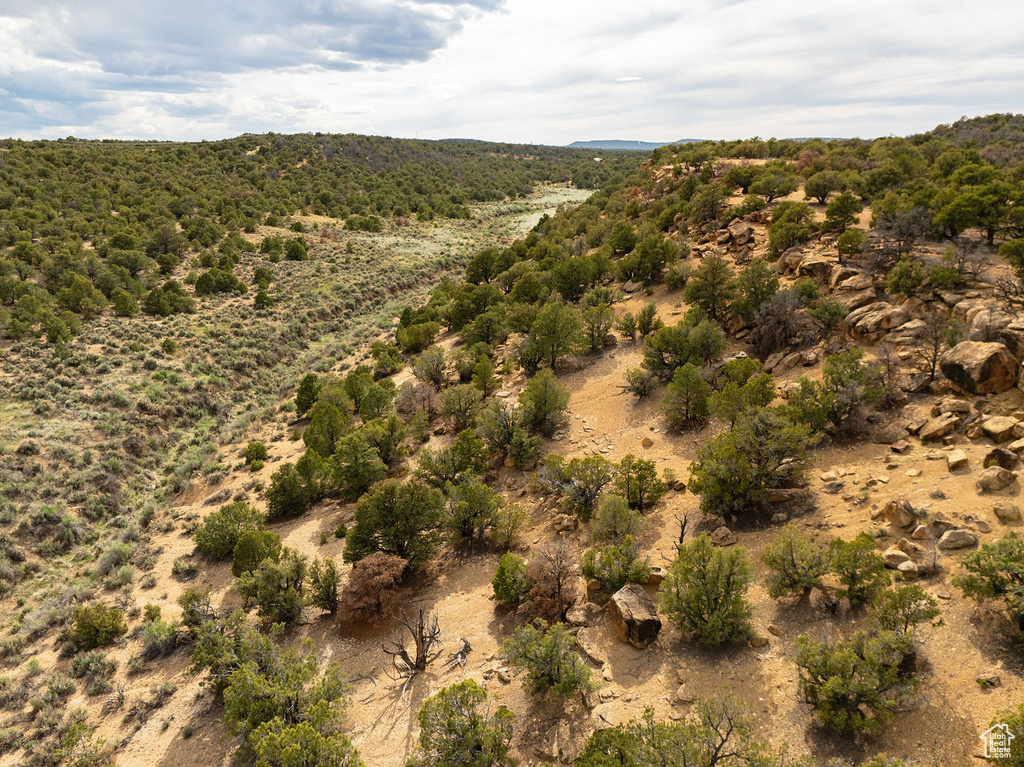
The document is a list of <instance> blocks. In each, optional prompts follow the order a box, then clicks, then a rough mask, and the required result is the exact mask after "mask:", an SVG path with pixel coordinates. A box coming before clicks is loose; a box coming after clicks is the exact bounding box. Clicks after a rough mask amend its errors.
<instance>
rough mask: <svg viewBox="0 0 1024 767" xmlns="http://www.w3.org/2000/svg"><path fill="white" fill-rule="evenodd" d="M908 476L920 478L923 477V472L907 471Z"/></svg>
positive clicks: (917, 470)
mask: <svg viewBox="0 0 1024 767" xmlns="http://www.w3.org/2000/svg"><path fill="white" fill-rule="evenodd" d="M907 476H908V477H920V476H921V470H920V469H907Z"/></svg>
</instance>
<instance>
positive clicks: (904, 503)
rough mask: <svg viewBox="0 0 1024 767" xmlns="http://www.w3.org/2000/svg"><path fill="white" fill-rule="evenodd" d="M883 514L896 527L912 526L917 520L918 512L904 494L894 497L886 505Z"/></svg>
mask: <svg viewBox="0 0 1024 767" xmlns="http://www.w3.org/2000/svg"><path fill="white" fill-rule="evenodd" d="M882 514H883V515H884V516H885V518H886V519H887V520H889V522H891V523H892V524H893V525H894V526H896V527H910V525H912V524H914V523H915V522H916V521H917V512H916V511H914V507H913V506H911V505H910V501H908V500H907V499H906V498H904V497H903V496H899V497H898V498H893V499H892V500H891V501H889V503H887V504H886V505H885V508H884V509H883V510H882Z"/></svg>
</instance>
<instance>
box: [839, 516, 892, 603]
mask: <svg viewBox="0 0 1024 767" xmlns="http://www.w3.org/2000/svg"><path fill="white" fill-rule="evenodd" d="M829 555H830V557H831V559H832V571H833V572H834V573H835V574H836V576H837V577H838V579H839V582H840V583H841V584H842V588H841V589H839V591H838V592H837V594H836V595H837V596H838V597H840V598H843V597H846V598H847V599H849V600H850V605H851V606H852V607H856V606H857V605H862V604H865V603H868V602H874V601H875V600H876V599H877V598H878V597H879V596H880V595H881V593H882V592H883V591H885V589H886V588H887V587H888V585H889V582H890V578H889V573H888V572H887V571H886V569H885V562H883V561H882V558H881V557H880V556H879V555H878V553H877V552H876V551H875V541H874V539H873V538H872V537H871V536H870V535H868V534H867V533H861V534H860V535H858V536H857V537H856V538H854V539H853V540H852V541H844V540H843V539H842V538H836V539H835V540H833V541H832V542H831V543H830V544H829Z"/></svg>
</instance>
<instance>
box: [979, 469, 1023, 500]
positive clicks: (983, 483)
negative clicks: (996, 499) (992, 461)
mask: <svg viewBox="0 0 1024 767" xmlns="http://www.w3.org/2000/svg"><path fill="white" fill-rule="evenodd" d="M1016 479H1017V475H1016V474H1014V473H1013V472H1012V471H1010V470H1009V469H1004V468H1003V467H1002V466H992V467H991V468H988V469H985V471H983V472H981V474H979V475H978V480H977V482H975V484H976V485H977V487H978V491H979V492H982V493H995V492H998V491H1000V490H1002V489H1003V488H1004V487H1008V486H1009V485H1012V484H1013V482H1014V481H1015V480H1016Z"/></svg>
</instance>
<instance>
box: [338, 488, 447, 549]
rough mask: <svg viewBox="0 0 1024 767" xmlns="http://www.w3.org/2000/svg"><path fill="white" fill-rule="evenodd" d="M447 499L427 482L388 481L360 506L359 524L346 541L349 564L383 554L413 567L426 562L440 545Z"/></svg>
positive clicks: (358, 511)
mask: <svg viewBox="0 0 1024 767" xmlns="http://www.w3.org/2000/svg"><path fill="white" fill-rule="evenodd" d="M443 508H444V496H443V495H442V494H441V493H440V492H439V491H438V490H435V489H434V488H432V487H429V486H428V485H427V484H426V483H425V482H423V481H422V480H419V479H415V478H414V479H412V480H410V481H409V482H404V483H403V482H400V481H398V480H395V479H385V480H382V481H380V482H378V483H377V484H375V485H374V486H373V487H372V488H370V490H369V492H367V493H366V495H364V496H363V497H362V498H360V499H359V503H358V504H357V505H356V512H355V518H356V523H355V525H354V526H353V528H352V529H351V530H350V531H349V533H348V535H347V536H346V541H345V561H346V562H358V561H359V560H360V559H362V558H363V557H366V556H369V555H370V554H373V553H374V552H378V551H382V552H385V553H388V554H394V555H396V556H398V557H401V558H402V559H405V560H407V561H408V562H410V563H411V564H419V563H422V562H424V561H426V560H427V559H428V558H429V557H430V556H431V555H432V554H433V552H434V550H435V548H436V546H437V543H438V541H439V535H438V530H437V528H438V525H439V523H440V521H441V512H442V509H443Z"/></svg>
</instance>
